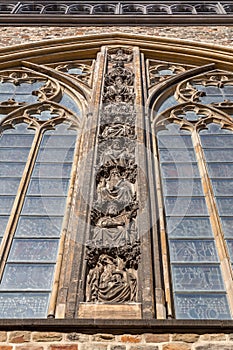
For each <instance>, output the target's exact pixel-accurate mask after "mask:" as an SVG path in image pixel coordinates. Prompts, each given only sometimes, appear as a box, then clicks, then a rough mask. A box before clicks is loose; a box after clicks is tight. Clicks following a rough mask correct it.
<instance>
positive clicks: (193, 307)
mask: <svg viewBox="0 0 233 350" xmlns="http://www.w3.org/2000/svg"><path fill="white" fill-rule="evenodd" d="M175 305H176V318H178V319H199V320H203V319H215V320H223V319H231V316H230V312H229V307H228V303H227V298H226V295H224V294H220V293H219V294H214V295H211V294H209V295H208V294H207V295H206V294H200V295H195V294H192V295H187V294H177V295H175Z"/></svg>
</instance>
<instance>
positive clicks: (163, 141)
mask: <svg viewBox="0 0 233 350" xmlns="http://www.w3.org/2000/svg"><path fill="white" fill-rule="evenodd" d="M158 140H159V148H171V149H173V148H184V149H185V148H190V147H192V139H191V136H190V135H177V136H173V137H171V135H159V139H158Z"/></svg>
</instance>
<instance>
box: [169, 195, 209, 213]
mask: <svg viewBox="0 0 233 350" xmlns="http://www.w3.org/2000/svg"><path fill="white" fill-rule="evenodd" d="M165 208H166V213H167V215H168V216H193V215H194V214H195V215H204V216H206V215H208V212H207V208H206V203H205V199H204V198H195V197H192V198H191V197H187V198H186V197H167V198H165Z"/></svg>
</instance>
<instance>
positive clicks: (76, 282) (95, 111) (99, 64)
mask: <svg viewBox="0 0 233 350" xmlns="http://www.w3.org/2000/svg"><path fill="white" fill-rule="evenodd" d="M105 61H106V59H105V47H103V48H102V50H101V52H100V53H98V54H97V59H96V65H95V71H94V76H93V86H94V88H93V90H92V94H91V98H90V101H89V106H88V111H87V115H86V116H84V118H86V121H85V124H84V126H83V132H82V137H81V141H80V148H79V157H78V158H79V160H78V163H77V170H76V174H77V177H76V179H75V184H74V192H73V193H74V195H73V201H72V207H71V211H70V220H69V226H68V229H67V234H66V240H65V243H64V254H63V259H62V266H61V271H60V281H59V291H58V296H57V303H56V304H57V305H56V317H58V318H61V317H62V318H64V317H66V318H74V317H76V315H77V313H78V304H79V303H80V302H83V300H84V292H83V289H84V281H85V273H86V262H85V257H84V246H85V241H86V240H88V239H89V231H90V207H91V203H92V200H93V191H94V188H93V182H94V179H93V177H94V170H93V169H94V166H93V164H95V147H96V137H97V136H96V135H97V125H98V118H99V109H100V96H101V92H102V80H103V75H104V70H105V68H104V67H105Z"/></svg>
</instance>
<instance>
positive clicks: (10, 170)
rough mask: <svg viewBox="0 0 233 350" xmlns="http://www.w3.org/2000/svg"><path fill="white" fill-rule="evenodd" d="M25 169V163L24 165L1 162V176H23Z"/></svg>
mask: <svg viewBox="0 0 233 350" xmlns="http://www.w3.org/2000/svg"><path fill="white" fill-rule="evenodd" d="M24 168H25V162H22V163H10V162H9V163H7V162H5V163H4V162H0V176H2V177H3V176H9V177H10V176H11V177H12V176H15V175H17V176H21V175H22V174H23V171H24Z"/></svg>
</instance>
